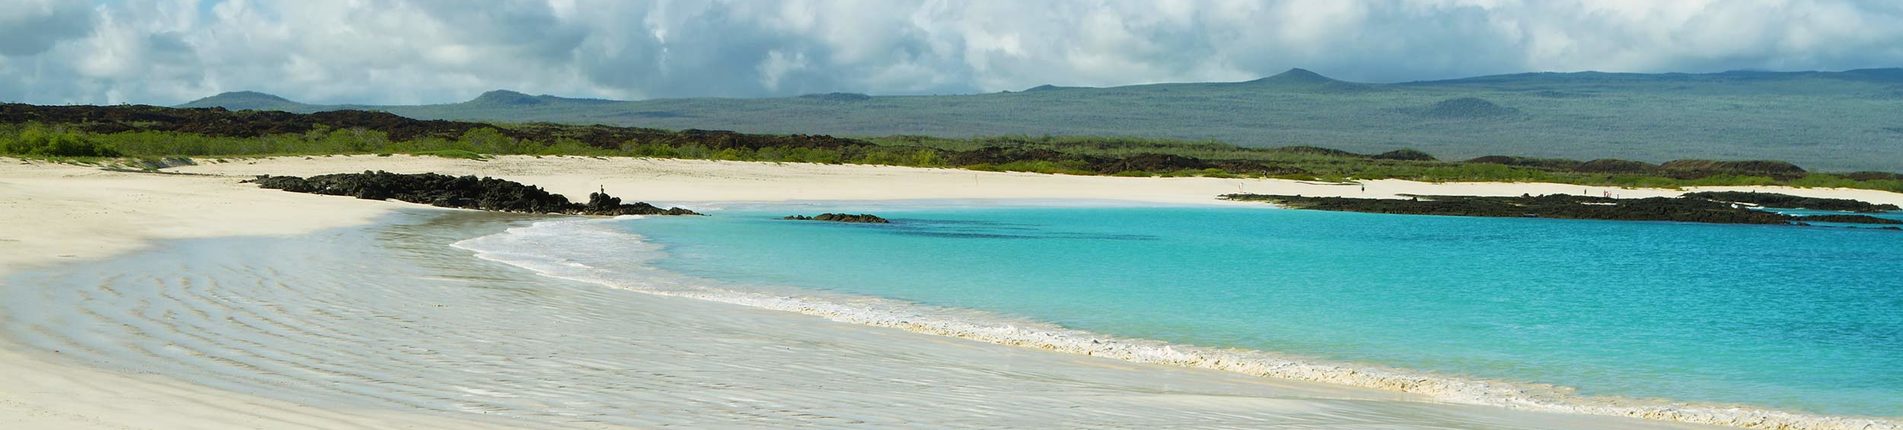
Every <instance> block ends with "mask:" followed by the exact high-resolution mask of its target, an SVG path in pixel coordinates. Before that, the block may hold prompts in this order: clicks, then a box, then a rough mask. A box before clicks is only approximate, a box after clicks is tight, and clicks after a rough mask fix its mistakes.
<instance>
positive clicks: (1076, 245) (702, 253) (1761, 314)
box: [472, 202, 1903, 417]
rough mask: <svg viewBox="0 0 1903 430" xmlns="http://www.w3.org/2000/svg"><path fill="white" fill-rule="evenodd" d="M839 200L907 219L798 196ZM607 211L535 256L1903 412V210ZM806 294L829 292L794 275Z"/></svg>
mask: <svg viewBox="0 0 1903 430" xmlns="http://www.w3.org/2000/svg"><path fill="white" fill-rule="evenodd" d="M839 210H846V211H854V212H858V211H874V210H876V212H877V213H879V214H881V215H884V216H886V217H888V218H891V219H893V220H894V223H893V224H889V225H861V224H837V223H822V222H797V221H783V220H779V219H777V218H778V217H779V216H784V215H788V214H795V213H799V214H814V213H819V212H824V211H839ZM1886 216H1891V217H1894V216H1896V215H1895V214H1890V215H1886ZM596 224H600V225H597V226H595V227H590V229H592V230H593V231H595V233H585V232H578V231H571V230H561V231H550V232H544V233H546V234H548V235H549V237H569V238H572V237H576V236H577V235H586V234H596V233H600V232H603V231H611V232H612V233H618V234H625V235H626V239H623V240H622V241H624V242H628V243H629V244H628V245H627V246H630V247H631V248H626V249H619V248H615V247H616V246H621V245H607V244H609V243H615V242H614V241H604V242H600V243H603V245H600V247H597V248H595V249H593V250H592V251H591V252H588V253H568V254H563V255H560V256H549V257H548V258H545V259H542V260H541V261H542V263H543V264H541V265H540V266H537V265H536V264H527V265H526V266H527V267H531V268H538V270H542V271H544V272H545V273H554V274H557V275H558V276H564V275H562V274H563V273H567V275H566V276H567V277H573V278H592V279H594V280H597V281H599V280H609V281H612V280H613V279H615V278H617V277H620V278H625V279H624V280H627V279H645V280H647V281H648V282H646V284H645V285H648V286H649V287H651V288H662V287H660V286H661V285H668V287H665V288H685V287H680V286H679V285H681V284H691V283H702V284H703V285H709V286H714V287H710V288H717V289H719V290H720V291H727V292H741V293H746V294H754V295H756V296H757V297H756V298H754V299H748V300H751V301H754V302H758V301H760V300H771V298H773V297H779V298H788V299H786V300H792V301H793V302H794V303H793V304H791V305H787V304H784V303H782V304H781V305H779V306H777V307H780V308H791V310H802V311H804V310H810V309H813V308H814V307H816V306H818V307H825V306H838V307H846V308H850V307H853V306H857V304H855V303H856V302H855V301H861V300H863V301H870V302H876V303H877V306H887V307H890V306H891V305H890V304H891V303H903V304H913V305H916V306H917V307H916V308H906V310H904V311H903V312H902V313H900V314H898V315H899V316H898V317H887V318H888V319H894V318H896V319H898V320H904V319H907V318H918V319H920V320H926V319H931V315H925V314H927V313H932V312H965V311H969V312H972V313H974V314H981V315H989V316H991V317H995V318H999V319H1000V320H1001V321H1007V322H1008V323H1007V324H1018V323H1027V324H1030V323H1035V324H1048V325H1050V326H1054V327H1060V328H1062V329H1065V330H1074V331H1077V332H1079V333H1085V334H1087V335H1089V336H1102V337H1105V338H1116V339H1135V340H1142V341H1146V342H1158V343H1166V345H1172V346H1179V347H1186V348H1190V347H1199V348H1208V349H1212V350H1229V349H1234V350H1244V351H1266V352H1269V353H1274V354H1277V355H1276V356H1277V357H1296V358H1299V359H1300V360H1318V361H1321V362H1325V363H1346V364H1349V365H1354V366H1359V365H1366V366H1371V367H1372V368H1380V369H1404V370H1418V371H1423V372H1424V373H1426V374H1431V375H1435V376H1436V377H1447V378H1454V379H1458V380H1467V381H1503V382H1508V383H1513V384H1519V385H1518V386H1522V387H1527V386H1532V387H1538V386H1539V385H1535V384H1552V385H1556V386H1559V387H1561V388H1558V389H1557V390H1555V391H1556V392H1559V393H1562V394H1563V396H1565V397H1573V396H1577V397H1580V398H1597V397H1607V396H1610V397H1615V398H1620V399H1665V400H1666V401H1670V402H1690V403H1694V404H1716V405H1741V406H1745V407H1750V408H1765V409H1771V410H1778V411H1792V412H1799V413H1804V414H1820V415H1831V416H1876V417H1899V416H1903V232H1898V231H1885V230H1874V229H1849V228H1824V227H1811V228H1800V227H1781V226H1740V225H1709V224H1687V223H1664V222H1609V221H1575V220H1549V219H1496V218H1468V217H1438V216H1399V215H1378V214H1357V213H1334V212H1317V211H1297V210H1281V209H1269V208H1250V207H1117V206H1107V205H1105V206H1092V205H1060V206H1053V207H1027V206H989V205H969V204H959V203H955V202H948V203H908V204H867V203H859V204H839V205H825V204H806V205H783V206H749V207H732V208H727V209H725V210H720V211H716V212H714V216H710V217H687V218H638V219H620V220H614V221H609V222H605V223H596ZM602 226H607V228H605V229H603V228H602ZM514 233H518V234H520V233H522V232H514ZM504 236H506V234H505V235H504ZM508 246H509V245H508V244H504V243H489V244H477V245H476V246H472V248H474V249H478V251H482V250H484V249H487V250H488V251H490V252H491V255H490V258H495V259H500V260H504V261H509V260H510V259H514V260H516V261H517V262H518V263H519V262H521V261H522V260H523V259H524V258H527V259H529V260H535V258H530V257H528V256H534V255H538V253H540V252H550V251H547V249H546V247H544V248H543V249H541V250H538V249H535V247H533V246H529V245H528V244H526V243H522V244H515V246H517V247H516V248H508ZM500 249H513V250H514V251H512V252H513V254H508V255H500V256H498V255H497V254H495V253H497V252H501V251H498V250H500ZM505 254H507V253H505ZM564 265H566V266H564ZM558 266H562V267H568V268H569V269H573V268H576V267H589V268H590V271H589V274H587V275H586V276H581V275H579V274H577V273H573V272H572V271H567V269H563V268H562V267H558ZM688 295H692V294H688ZM806 296H816V297H826V298H825V299H821V300H805V299H791V298H798V297H806ZM759 297H766V298H768V299H760V298H759ZM729 301H736V300H729ZM815 303H821V304H823V305H821V304H815ZM866 306H874V305H871V304H867V305H866ZM769 307H774V306H769ZM826 312H832V313H837V312H838V311H826ZM906 324H912V323H911V322H910V321H887V323H885V324H884V325H906ZM927 331H931V330H927ZM952 331H956V330H952ZM1013 342H1014V343H1025V342H1022V341H1013ZM1090 342H1092V343H1095V342H1096V341H1095V340H1090ZM1059 349H1061V348H1059ZM1570 390H1577V391H1576V392H1571V391H1570ZM1719 409H1723V408H1719Z"/></svg>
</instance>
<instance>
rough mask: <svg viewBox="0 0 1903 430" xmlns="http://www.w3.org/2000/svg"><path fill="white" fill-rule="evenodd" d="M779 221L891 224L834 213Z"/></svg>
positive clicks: (797, 216) (801, 216)
mask: <svg viewBox="0 0 1903 430" xmlns="http://www.w3.org/2000/svg"><path fill="white" fill-rule="evenodd" d="M780 219H787V220H794V221H831V222H855V223H864V224H889V223H891V222H892V221H891V220H888V219H885V218H880V217H879V216H878V215H873V214H857V215H854V214H836V213H823V214H819V216H805V215H788V216H786V217H784V218H780Z"/></svg>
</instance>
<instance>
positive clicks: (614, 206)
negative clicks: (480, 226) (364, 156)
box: [246, 171, 699, 215]
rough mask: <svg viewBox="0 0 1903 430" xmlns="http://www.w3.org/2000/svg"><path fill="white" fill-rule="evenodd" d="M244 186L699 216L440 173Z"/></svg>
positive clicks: (488, 205) (503, 208)
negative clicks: (575, 199) (572, 198)
mask: <svg viewBox="0 0 1903 430" xmlns="http://www.w3.org/2000/svg"><path fill="white" fill-rule="evenodd" d="M246 182H253V183H256V184H258V186H259V187H263V188H271V189H279V190H284V191H290V192H297V193H311V194H324V195H333V196H351V197H356V198H360V199H369V200H389V199H395V200H398V201H404V202H410V203H421V204H427V205H431V206H437V207H445V208H461V209H478V210H485V211H498V212H519V213H554V214H574V215H699V214H698V213H695V212H694V211H691V210H687V209H682V208H667V209H662V208H660V207H656V206H654V205H650V204H647V203H638V202H637V203H634V204H622V203H621V199H620V198H616V197H613V196H609V195H608V194H606V193H605V192H604V193H589V195H588V203H586V204H580V203H573V202H569V201H568V198H567V197H563V196H562V195H561V194H555V193H550V192H548V191H546V190H543V189H541V188H540V187H536V186H532V185H525V184H522V183H519V182H515V181H508V180H502V179H496V178H477V177H475V176H449V175H442V174H436V173H419V174H400V173H390V172H384V171H374V172H372V171H366V172H363V173H339V174H331V175H317V176H312V177H310V178H300V177H296V176H269V175H266V176H259V177H258V178H257V179H252V180H250V181H246Z"/></svg>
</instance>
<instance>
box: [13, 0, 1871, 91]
mask: <svg viewBox="0 0 1903 430" xmlns="http://www.w3.org/2000/svg"><path fill="white" fill-rule="evenodd" d="M1897 65H1903V4H1899V3H1896V2H1893V1H1888V0H1861V1H1859V0H1680V1H1670V2H1657V1H1650V0H1593V1H1588V0H1388V1H1362V2H1356V1H1341V0H1286V1H1242V0H1206V1H1171V2H1148V1H1118V0H1051V1H1036V2H1022V1H1000V0H973V1H962V0H838V1H818V0H782V1H770V2H762V1H747V0H733V1H721V0H712V1H705V0H694V1H673V0H645V1H642V0H635V1H621V0H510V1H499V2H485V3H482V4H481V5H472V4H469V3H467V2H463V1H454V0H357V1H348V2H344V1H318V2H307V1H291V0H202V1H199V0H120V1H112V2H105V3H100V4H92V5H88V4H82V3H78V2H69V1H60V0H0V100H10V101H26V102H33V103H120V102H137V103H154V104H173V103H179V102H183V101H186V100H190V99H194V98H197V97H202V96H205V95H209V94H212V93H216V92H220V91H234V90H259V91H265V92H270V93H275V94H280V95H284V96H286V97H290V98H293V99H299V100H307V101H313V102H324V103H440V102H453V101H459V100H464V99H467V98H470V97H473V96H474V95H475V94H478V93H481V92H482V91H486V90H491V89H497V88H509V89H515V90H519V91H525V92H530V93H550V94H558V95H568V96H587V97H607V98H624V99H638V98H654V97H694V96H721V97H758V96H775V95H796V94H805V93H817V92H831V91H848V92H866V93H874V94H939V93H969V92H981V91H998V90H1016V89H1022V88H1027V87H1031V86H1035V85H1039V84H1046V83H1049V84H1057V85H1092V86H1104V85H1127V84H1139V83H1153V82H1181V81H1218V80H1246V79H1253V78H1256V77H1261V76H1267V75H1271V74H1274V73H1277V72H1280V71H1282V70H1286V69H1288V68H1291V67H1303V68H1309V69H1312V70H1316V71H1319V72H1322V73H1324V74H1327V75H1329V76H1333V77H1337V78H1341V79H1349V80H1358V81H1372V82H1392V81H1408V80H1424V79H1441V78H1451V77H1461V76H1471V75H1481V74H1494V73H1513V72H1523V71H1578V70H1607V71H1635V72H1664V71H1689V72H1702V71H1721V70H1729V69H1747V68H1748V69H1773V70H1811V69H1824V70H1836V69H1849V68H1861V67H1888V66H1897Z"/></svg>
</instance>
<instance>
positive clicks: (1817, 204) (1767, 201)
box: [1685, 191, 1899, 212]
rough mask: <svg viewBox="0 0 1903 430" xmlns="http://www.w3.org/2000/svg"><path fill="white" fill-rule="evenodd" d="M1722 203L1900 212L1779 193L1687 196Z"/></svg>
mask: <svg viewBox="0 0 1903 430" xmlns="http://www.w3.org/2000/svg"><path fill="white" fill-rule="evenodd" d="M1685 196H1686V197H1697V198H1701V199H1706V200H1717V201H1721V202H1735V203H1747V204H1753V205H1758V206H1764V207H1773V208H1789V209H1816V210H1820V211H1845V212H1883V211H1893V210H1899V208H1898V207H1897V206H1896V205H1892V204H1874V203H1869V202H1864V201H1860V200H1851V199H1827V198H1821V197H1802V196H1793V195H1789V194H1778V193H1754V192H1742V191H1705V192H1698V193H1688V194H1685Z"/></svg>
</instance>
